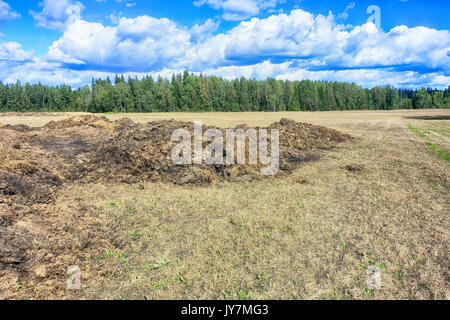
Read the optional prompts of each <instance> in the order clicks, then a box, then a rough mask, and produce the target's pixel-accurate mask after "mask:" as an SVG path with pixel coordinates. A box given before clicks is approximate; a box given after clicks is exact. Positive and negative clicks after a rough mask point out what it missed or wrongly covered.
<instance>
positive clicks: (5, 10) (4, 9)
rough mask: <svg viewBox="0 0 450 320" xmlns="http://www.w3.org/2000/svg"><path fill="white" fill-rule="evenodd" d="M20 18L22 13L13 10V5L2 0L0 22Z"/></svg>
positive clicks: (0, 2) (0, 1)
mask: <svg viewBox="0 0 450 320" xmlns="http://www.w3.org/2000/svg"><path fill="white" fill-rule="evenodd" d="M17 18H20V14H18V13H17V12H15V11H13V10H12V9H11V6H10V5H9V4H8V3H6V2H4V1H3V0H0V22H1V21H7V20H12V19H17Z"/></svg>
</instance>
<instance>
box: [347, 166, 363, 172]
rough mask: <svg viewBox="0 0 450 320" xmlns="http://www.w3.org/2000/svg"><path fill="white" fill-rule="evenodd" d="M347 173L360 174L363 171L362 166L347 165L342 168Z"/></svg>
mask: <svg viewBox="0 0 450 320" xmlns="http://www.w3.org/2000/svg"><path fill="white" fill-rule="evenodd" d="M344 169H345V170H347V171H348V172H353V173H358V172H362V171H363V170H364V169H365V166H364V165H363V164H349V165H346V166H345V167H344Z"/></svg>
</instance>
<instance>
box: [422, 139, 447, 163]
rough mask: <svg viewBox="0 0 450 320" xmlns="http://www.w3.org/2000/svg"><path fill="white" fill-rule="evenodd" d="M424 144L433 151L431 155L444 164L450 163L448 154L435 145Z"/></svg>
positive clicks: (430, 143)
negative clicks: (444, 162)
mask: <svg viewBox="0 0 450 320" xmlns="http://www.w3.org/2000/svg"><path fill="white" fill-rule="evenodd" d="M425 144H426V145H427V146H428V147H430V149H431V150H432V151H433V153H434V154H435V155H436V157H438V158H439V159H442V160H444V161H446V162H450V154H448V152H447V151H446V150H444V149H442V148H441V147H439V146H437V145H435V144H434V143H432V142H425Z"/></svg>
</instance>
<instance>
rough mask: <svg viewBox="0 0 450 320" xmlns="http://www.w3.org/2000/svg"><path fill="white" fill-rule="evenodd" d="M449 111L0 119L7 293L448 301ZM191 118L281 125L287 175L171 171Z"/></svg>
mask: <svg viewBox="0 0 450 320" xmlns="http://www.w3.org/2000/svg"><path fill="white" fill-rule="evenodd" d="M449 115H450V112H449V111H448V110H426V111H425V110H419V111H393V112H321V113H281V114H280V113H276V114H275V113H253V114H245V113H244V114H232V113H231V114H209V113H206V114H145V115H139V114H129V115H108V116H107V118H103V117H100V118H99V117H92V116H84V115H76V116H77V117H76V118H72V119H70V120H67V119H68V118H70V117H72V116H74V114H67V115H58V117H57V118H54V117H53V116H52V115H45V116H42V117H39V116H38V115H34V114H33V115H26V114H25V115H11V114H7V115H0V123H3V124H4V126H3V127H0V151H1V152H0V191H1V192H0V263H1V270H0V278H1V281H0V298H3V299H55V298H56V299H60V298H62V299H66V298H75V299H179V298H181V299H449V298H450V292H449V269H448V267H449V252H448V242H449V241H448V240H449V231H448V230H449V208H450V206H449V204H450V203H449V202H450V201H449V197H448V194H449V189H450V188H449V187H450V183H449V174H450V172H449V171H450V170H449V165H448V164H449V162H448V160H447V158H446V155H447V156H448V152H449V150H450V140H449V134H450V132H449V130H450V126H449V122H448V121H449V120H448V119H449ZM124 117H129V118H131V119H132V120H133V121H135V122H136V123H133V121H131V120H126V119H123V118H124ZM172 118H173V119H176V121H175V120H169V119H172ZM281 118H288V119H292V120H296V121H301V122H302V123H299V122H294V121H290V120H281V121H280V119H281ZM53 119H54V120H55V121H52V122H50V123H49V121H50V120H53ZM193 120H201V121H203V122H204V123H205V124H208V125H209V126H218V127H221V128H225V127H235V126H236V125H239V124H241V123H245V124H246V125H248V126H253V127H257V126H269V125H270V124H271V123H275V124H273V126H272V127H274V128H275V127H276V128H279V129H280V131H281V132H282V134H281V138H280V143H281V149H282V152H281V154H282V166H281V172H280V174H279V175H278V176H277V177H275V178H267V179H256V177H257V175H256V174H254V170H255V169H257V168H248V167H245V166H244V167H242V166H234V167H231V168H214V169H212V168H210V167H201V168H197V169H199V170H197V169H193V168H192V167H181V168H179V167H173V165H172V164H171V162H170V161H169V160H168V157H169V154H170V149H171V144H170V143H169V142H170V134H171V130H173V129H174V128H179V126H180V125H183V126H186V128H188V129H190V130H192V124H189V123H181V122H179V121H193ZM148 122H150V123H148ZM304 122H308V123H311V124H314V126H313V125H308V124H304ZM137 123H140V124H137ZM316 125H320V126H325V127H329V128H332V129H327V128H324V127H317V126H316ZM205 129H206V128H205ZM333 129H335V130H337V131H335V130H333ZM341 132H343V133H341ZM351 137H354V138H351ZM297 159H304V160H311V159H315V160H314V161H296V160H297ZM227 170H228V171H227ZM226 172H228V173H226ZM186 177H188V178H187V179H186ZM70 265H78V266H79V267H80V269H81V276H82V287H83V290H82V291H68V290H67V289H66V280H67V278H68V275H67V274H66V271H67V267H68V266H70ZM369 265H377V266H379V268H380V269H381V270H382V284H383V287H382V288H381V289H379V290H369V289H368V288H367V287H366V279H367V273H366V270H367V267H368V266H369Z"/></svg>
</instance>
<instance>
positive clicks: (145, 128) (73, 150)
mask: <svg viewBox="0 0 450 320" xmlns="http://www.w3.org/2000/svg"><path fill="white" fill-rule="evenodd" d="M212 128H213V127H211V126H203V133H205V131H206V130H208V129H212ZM236 128H239V129H243V130H247V129H250V128H249V127H247V126H246V125H240V126H238V127H236ZM236 128H235V129H236ZM177 129H185V130H187V131H189V132H190V133H191V137H193V136H194V123H192V122H181V121H174V120H164V121H155V122H148V123H146V124H138V123H134V122H133V121H131V120H130V119H121V120H118V121H110V120H109V119H108V118H106V117H96V116H93V115H86V116H78V117H72V118H69V119H66V120H62V121H51V122H49V123H48V124H47V125H45V126H44V127H42V128H30V127H27V126H3V127H1V128H0V130H1V131H2V132H3V134H2V135H3V136H4V137H10V138H9V139H10V140H11V139H12V140H11V141H10V142H9V143H7V142H6V138H5V139H4V141H3V142H0V145H2V146H3V148H9V149H8V152H5V155H8V154H9V155H11V154H14V153H16V154H17V153H21V155H20V156H17V158H18V159H20V160H22V161H25V162H26V163H27V165H28V166H34V167H37V168H38V169H36V172H40V171H42V170H44V168H45V166H44V165H47V166H48V168H51V169H52V170H53V171H54V172H57V173H58V176H59V177H61V180H64V181H71V182H76V181H81V182H124V183H137V182H144V181H163V182H168V183H176V184H200V185H201V184H210V183H217V182H220V181H228V182H239V181H251V180H255V179H260V178H262V177H263V176H262V175H261V168H262V165H261V164H254V165H249V164H246V165H239V164H234V165H227V164H225V163H226V161H225V158H226V132H225V130H226V129H219V128H218V130H220V131H221V132H222V135H223V137H224V155H223V158H224V161H223V163H224V164H223V165H222V164H221V165H217V164H216V165H194V164H192V165H176V164H174V163H173V161H172V158H171V154H172V149H173V147H174V146H175V145H176V144H178V142H172V141H171V137H172V133H173V132H174V131H175V130H177ZM255 129H257V130H258V129H260V128H255ZM266 129H268V132H269V139H268V142H269V150H271V146H270V141H271V140H270V132H271V130H270V129H278V130H279V133H280V136H279V143H280V145H279V150H280V165H279V171H278V174H277V175H284V174H289V173H290V172H292V171H293V170H294V169H296V168H298V167H299V166H301V165H302V164H304V163H306V162H308V161H312V160H317V159H319V158H320V156H321V155H322V154H323V152H324V150H330V149H332V148H335V147H336V146H337V145H338V144H339V143H340V142H343V141H346V140H349V139H351V137H350V136H349V135H347V134H343V133H341V132H338V131H336V130H333V129H329V128H325V127H320V126H315V125H311V124H307V123H300V122H296V121H293V120H289V119H281V120H280V121H279V122H276V123H273V124H272V125H270V126H269V127H267V128H266ZM11 136H13V138H11ZM208 143H209V142H206V141H203V147H206V145H207V144H208ZM25 149H26V152H24V150H25ZM11 150H12V151H11ZM247 151H248V145H247ZM246 156H247V157H248V154H247V155H246ZM43 159H45V161H44V162H43ZM33 161H34V162H35V163H36V164H34V162H33ZM5 163H6V162H5ZM40 164H43V166H42V167H39V166H40Z"/></svg>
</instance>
